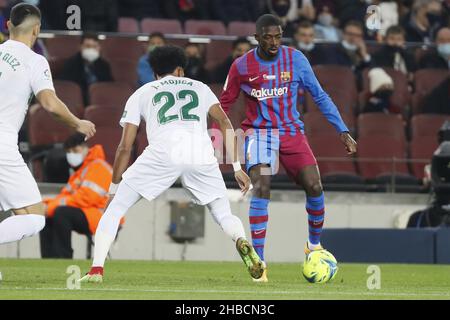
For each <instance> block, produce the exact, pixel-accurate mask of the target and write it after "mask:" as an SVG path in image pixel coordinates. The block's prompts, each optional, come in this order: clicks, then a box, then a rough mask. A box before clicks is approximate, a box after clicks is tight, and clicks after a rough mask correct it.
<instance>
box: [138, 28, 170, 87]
mask: <svg viewBox="0 0 450 320" xmlns="http://www.w3.org/2000/svg"><path fill="white" fill-rule="evenodd" d="M165 44H166V38H165V37H164V35H163V34H162V33H161V32H153V33H152V34H150V36H149V39H148V46H147V53H146V54H144V55H143V56H142V57H141V58H140V59H139V63H138V66H137V74H138V85H139V86H142V85H144V84H146V83H149V82H152V81H154V80H155V75H154V74H153V70H152V67H151V66H150V62H149V61H150V54H151V53H152V51H153V50H154V49H155V48H156V47H160V46H164V45H165Z"/></svg>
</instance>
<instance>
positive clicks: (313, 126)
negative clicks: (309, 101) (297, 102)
mask: <svg viewBox="0 0 450 320" xmlns="http://www.w3.org/2000/svg"><path fill="white" fill-rule="evenodd" d="M341 116H342V120H343V121H344V123H345V124H346V125H347V127H348V129H349V130H350V133H351V134H353V133H354V131H355V121H354V117H353V116H352V115H349V114H346V113H342V114H341ZM303 122H304V123H305V134H306V135H307V136H308V138H310V137H315V136H322V135H333V136H336V135H337V132H336V129H335V128H334V127H333V125H332V124H331V123H329V122H328V120H327V118H325V116H324V115H323V114H322V113H320V112H307V113H305V114H304V115H303Z"/></svg>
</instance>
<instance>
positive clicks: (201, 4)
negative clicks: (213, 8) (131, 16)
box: [147, 0, 211, 21]
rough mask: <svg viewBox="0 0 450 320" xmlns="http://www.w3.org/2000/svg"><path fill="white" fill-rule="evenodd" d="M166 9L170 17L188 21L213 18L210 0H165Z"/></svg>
mask: <svg viewBox="0 0 450 320" xmlns="http://www.w3.org/2000/svg"><path fill="white" fill-rule="evenodd" d="M147 1H148V0H147ZM164 9H165V12H166V15H167V17H168V18H169V19H177V20H181V21H186V20H189V19H194V20H208V19H210V18H211V16H210V13H209V6H208V0H165V1H164Z"/></svg>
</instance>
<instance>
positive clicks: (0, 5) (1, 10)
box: [0, 0, 7, 43]
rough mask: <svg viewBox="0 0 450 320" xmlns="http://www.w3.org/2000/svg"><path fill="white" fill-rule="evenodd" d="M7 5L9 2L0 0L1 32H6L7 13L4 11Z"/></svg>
mask: <svg viewBox="0 0 450 320" xmlns="http://www.w3.org/2000/svg"><path fill="white" fill-rule="evenodd" d="M6 5H7V3H6V1H5V0H0V34H1V33H6V15H5V13H4V11H5V9H6ZM0 43H1V41H0Z"/></svg>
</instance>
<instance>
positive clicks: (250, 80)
mask: <svg viewBox="0 0 450 320" xmlns="http://www.w3.org/2000/svg"><path fill="white" fill-rule="evenodd" d="M258 78H259V76H257V77H254V78H251V77H250V78H248V81H249V82H253V81H255V80H256V79H258Z"/></svg>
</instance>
